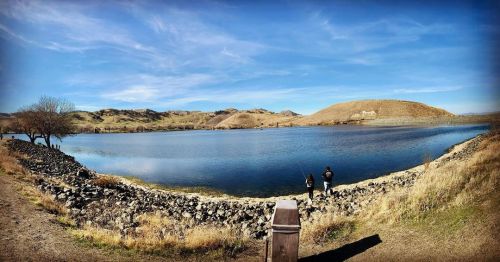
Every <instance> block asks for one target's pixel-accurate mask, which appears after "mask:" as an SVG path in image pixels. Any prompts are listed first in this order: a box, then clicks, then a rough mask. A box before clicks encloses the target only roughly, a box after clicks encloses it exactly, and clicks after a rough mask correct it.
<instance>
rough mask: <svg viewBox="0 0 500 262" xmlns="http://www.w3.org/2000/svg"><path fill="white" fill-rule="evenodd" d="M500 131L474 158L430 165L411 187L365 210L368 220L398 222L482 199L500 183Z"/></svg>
mask: <svg viewBox="0 0 500 262" xmlns="http://www.w3.org/2000/svg"><path fill="white" fill-rule="evenodd" d="M499 140H500V134H498V133H496V134H490V135H489V136H488V137H487V138H486V139H485V140H483V141H482V143H481V144H480V147H479V148H480V150H479V151H477V152H476V153H475V154H474V155H473V156H471V158H469V159H467V160H463V161H452V162H449V163H447V164H445V165H443V166H441V167H437V168H429V169H428V170H427V172H426V174H425V175H424V176H422V177H421V178H420V179H418V180H417V181H416V183H415V185H414V186H413V187H412V188H410V189H399V190H395V191H393V192H391V193H389V194H388V195H387V196H385V197H384V198H382V199H381V200H380V201H378V202H377V203H376V204H374V205H373V206H372V207H371V208H369V209H367V210H366V212H365V213H364V216H365V218H366V219H368V220H370V219H378V220H379V221H380V220H383V221H385V222H398V221H401V220H407V219H417V220H418V219H422V218H424V217H425V216H426V215H428V214H430V213H434V212H437V211H443V210H446V209H449V208H452V207H467V206H468V205H471V204H476V203H479V202H481V200H482V199H484V198H485V197H486V196H487V195H490V194H492V193H493V192H495V190H496V188H498V187H499V186H500V183H499V177H500V172H499V171H498V170H500V155H499V154H498V152H500V143H499Z"/></svg>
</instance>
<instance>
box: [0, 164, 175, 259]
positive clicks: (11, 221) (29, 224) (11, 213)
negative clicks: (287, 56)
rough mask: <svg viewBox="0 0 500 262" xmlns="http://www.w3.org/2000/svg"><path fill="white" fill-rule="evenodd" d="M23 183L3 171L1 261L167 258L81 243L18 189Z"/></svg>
mask: <svg viewBox="0 0 500 262" xmlns="http://www.w3.org/2000/svg"><path fill="white" fill-rule="evenodd" d="M21 183H23V182H20V181H17V180H15V179H14V177H11V176H8V175H5V174H3V173H2V174H0V261H138V260H147V261H155V260H156V261H160V260H161V261H168V259H167V258H159V257H157V256H146V255H138V254H123V253H119V252H115V251H112V250H104V249H98V248H93V247H90V246H85V245H83V244H79V243H78V242H77V241H76V240H75V239H74V238H73V237H72V236H71V235H70V234H68V232H66V231H65V229H64V227H63V226H61V225H60V224H58V222H57V220H56V216H55V215H52V214H49V213H47V212H46V211H45V210H43V209H42V208H41V207H37V206H35V205H34V204H32V203H30V202H29V201H28V200H27V199H26V198H25V197H24V196H22V195H21V194H20V193H19V192H18V191H17V190H16V188H18V187H19V186H21Z"/></svg>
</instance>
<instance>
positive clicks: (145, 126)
mask: <svg viewBox="0 0 500 262" xmlns="http://www.w3.org/2000/svg"><path fill="white" fill-rule="evenodd" d="M72 116H73V121H74V123H75V125H76V126H77V128H78V130H77V132H79V133H90V132H91V133H94V132H95V133H101V132H145V131H162V130H193V129H235V128H270V127H290V126H313V125H337V124H362V125H415V124H419V125H428V124H442V123H446V124H459V123H488V122H495V121H496V122H498V119H499V117H498V114H497V115H495V114H491V115H472V116H456V115H454V114H452V113H450V112H448V111H446V110H444V109H440V108H436V107H432V106H429V105H426V104H423V103H419V102H412V101H403V100H389V99H382V100H373V99H372V100H357V101H349V102H343V103H337V104H333V105H331V106H329V107H327V108H324V109H322V110H320V111H318V112H316V113H314V114H312V115H305V116H304V115H300V114H297V113H295V112H293V111H291V110H283V111H281V112H279V113H276V112H273V111H269V110H266V109H262V108H256V109H248V110H238V109H235V108H227V109H223V110H217V111H214V112H203V111H186V110H169V111H164V112H158V111H155V110H151V109H113V108H108V109H101V110H98V111H94V112H88V111H75V112H73V113H72ZM14 119H15V113H14V114H2V115H1V117H0V126H2V129H3V130H4V131H3V132H8V131H9V130H13V129H12V128H11V126H12V123H13V122H14Z"/></svg>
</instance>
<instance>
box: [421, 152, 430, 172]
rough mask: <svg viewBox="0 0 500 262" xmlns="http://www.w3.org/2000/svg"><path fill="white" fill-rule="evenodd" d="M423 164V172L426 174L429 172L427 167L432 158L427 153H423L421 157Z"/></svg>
mask: <svg viewBox="0 0 500 262" xmlns="http://www.w3.org/2000/svg"><path fill="white" fill-rule="evenodd" d="M423 162H424V172H427V170H429V166H430V164H431V162H432V156H431V154H429V153H425V154H424V157H423Z"/></svg>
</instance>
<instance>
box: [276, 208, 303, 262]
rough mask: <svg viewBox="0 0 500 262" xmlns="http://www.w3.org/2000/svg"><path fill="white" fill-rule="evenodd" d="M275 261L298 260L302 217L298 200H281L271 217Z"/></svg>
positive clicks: (287, 261)
mask: <svg viewBox="0 0 500 262" xmlns="http://www.w3.org/2000/svg"><path fill="white" fill-rule="evenodd" d="M271 221H272V222H271V228H272V231H271V232H272V235H273V236H272V237H273V242H272V251H271V252H272V254H271V258H272V261H273V262H285V261H286V262H289V261H294V262H295V261H297V260H298V256H299V231H300V219H299V210H298V208H297V202H296V201H294V200H279V201H278V202H277V203H276V206H275V207H274V213H273V217H272V219H271Z"/></svg>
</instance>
